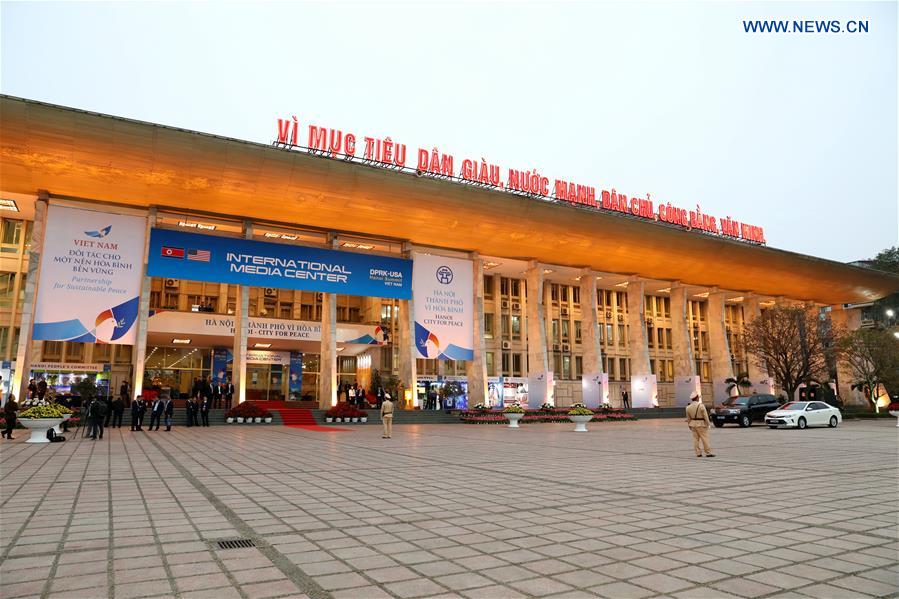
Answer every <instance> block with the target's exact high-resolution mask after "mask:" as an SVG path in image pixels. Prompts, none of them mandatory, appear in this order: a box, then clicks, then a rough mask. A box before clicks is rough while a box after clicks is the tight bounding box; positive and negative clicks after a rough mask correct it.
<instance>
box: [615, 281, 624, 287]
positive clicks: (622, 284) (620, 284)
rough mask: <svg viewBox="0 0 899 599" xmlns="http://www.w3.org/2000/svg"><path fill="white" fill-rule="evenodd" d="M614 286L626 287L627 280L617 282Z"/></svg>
mask: <svg viewBox="0 0 899 599" xmlns="http://www.w3.org/2000/svg"><path fill="white" fill-rule="evenodd" d="M615 287H627V281H625V282H624V283H618V284H617V285H615Z"/></svg>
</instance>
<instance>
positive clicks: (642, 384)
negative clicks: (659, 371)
mask: <svg viewBox="0 0 899 599" xmlns="http://www.w3.org/2000/svg"><path fill="white" fill-rule="evenodd" d="M631 407H632V408H657V407H659V392H658V385H657V384H656V375H654V374H646V375H643V376H631Z"/></svg>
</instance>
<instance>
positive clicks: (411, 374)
mask: <svg viewBox="0 0 899 599" xmlns="http://www.w3.org/2000/svg"><path fill="white" fill-rule="evenodd" d="M412 302H413V300H400V306H399V307H400V310H399V337H400V339H399V360H398V362H399V364H398V366H399V368H398V372H399V379H400V393H401V394H402V395H403V396H407V397H409V403H408V405H407V404H406V400H405V397H400V398H399V400H398V405H399V406H404V407H409V408H415V407H418V392H417V390H416V385H417V378H418V376H417V373H416V364H415V359H416V357H417V355H418V354H417V350H416V349H415V314H414V313H413V309H414V305H413V303H412Z"/></svg>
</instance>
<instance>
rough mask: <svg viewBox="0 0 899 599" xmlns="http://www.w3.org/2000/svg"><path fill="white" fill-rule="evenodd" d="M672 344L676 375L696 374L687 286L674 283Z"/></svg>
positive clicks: (672, 289) (672, 288) (677, 376)
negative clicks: (688, 313) (688, 314)
mask: <svg viewBox="0 0 899 599" xmlns="http://www.w3.org/2000/svg"><path fill="white" fill-rule="evenodd" d="M669 296H670V298H671V337H672V340H671V345H672V349H673V350H674V376H675V377H676V378H679V377H688V376H695V375H696V374H698V373H697V372H696V358H695V357H694V356H693V343H692V340H691V332H690V322H689V318H688V316H687V288H686V287H684V286H683V285H681V284H679V283H672V285H671V293H670V294H669Z"/></svg>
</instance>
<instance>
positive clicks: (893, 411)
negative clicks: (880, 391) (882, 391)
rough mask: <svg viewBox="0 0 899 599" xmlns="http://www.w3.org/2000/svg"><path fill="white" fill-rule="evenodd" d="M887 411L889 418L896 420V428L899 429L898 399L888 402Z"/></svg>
mask: <svg viewBox="0 0 899 599" xmlns="http://www.w3.org/2000/svg"><path fill="white" fill-rule="evenodd" d="M887 411H889V413H890V416H892V417H894V418H896V426H897V427H899V399H897V398H895V397H894V398H893V399H892V400H891V401H890V405H889V406H887Z"/></svg>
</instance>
